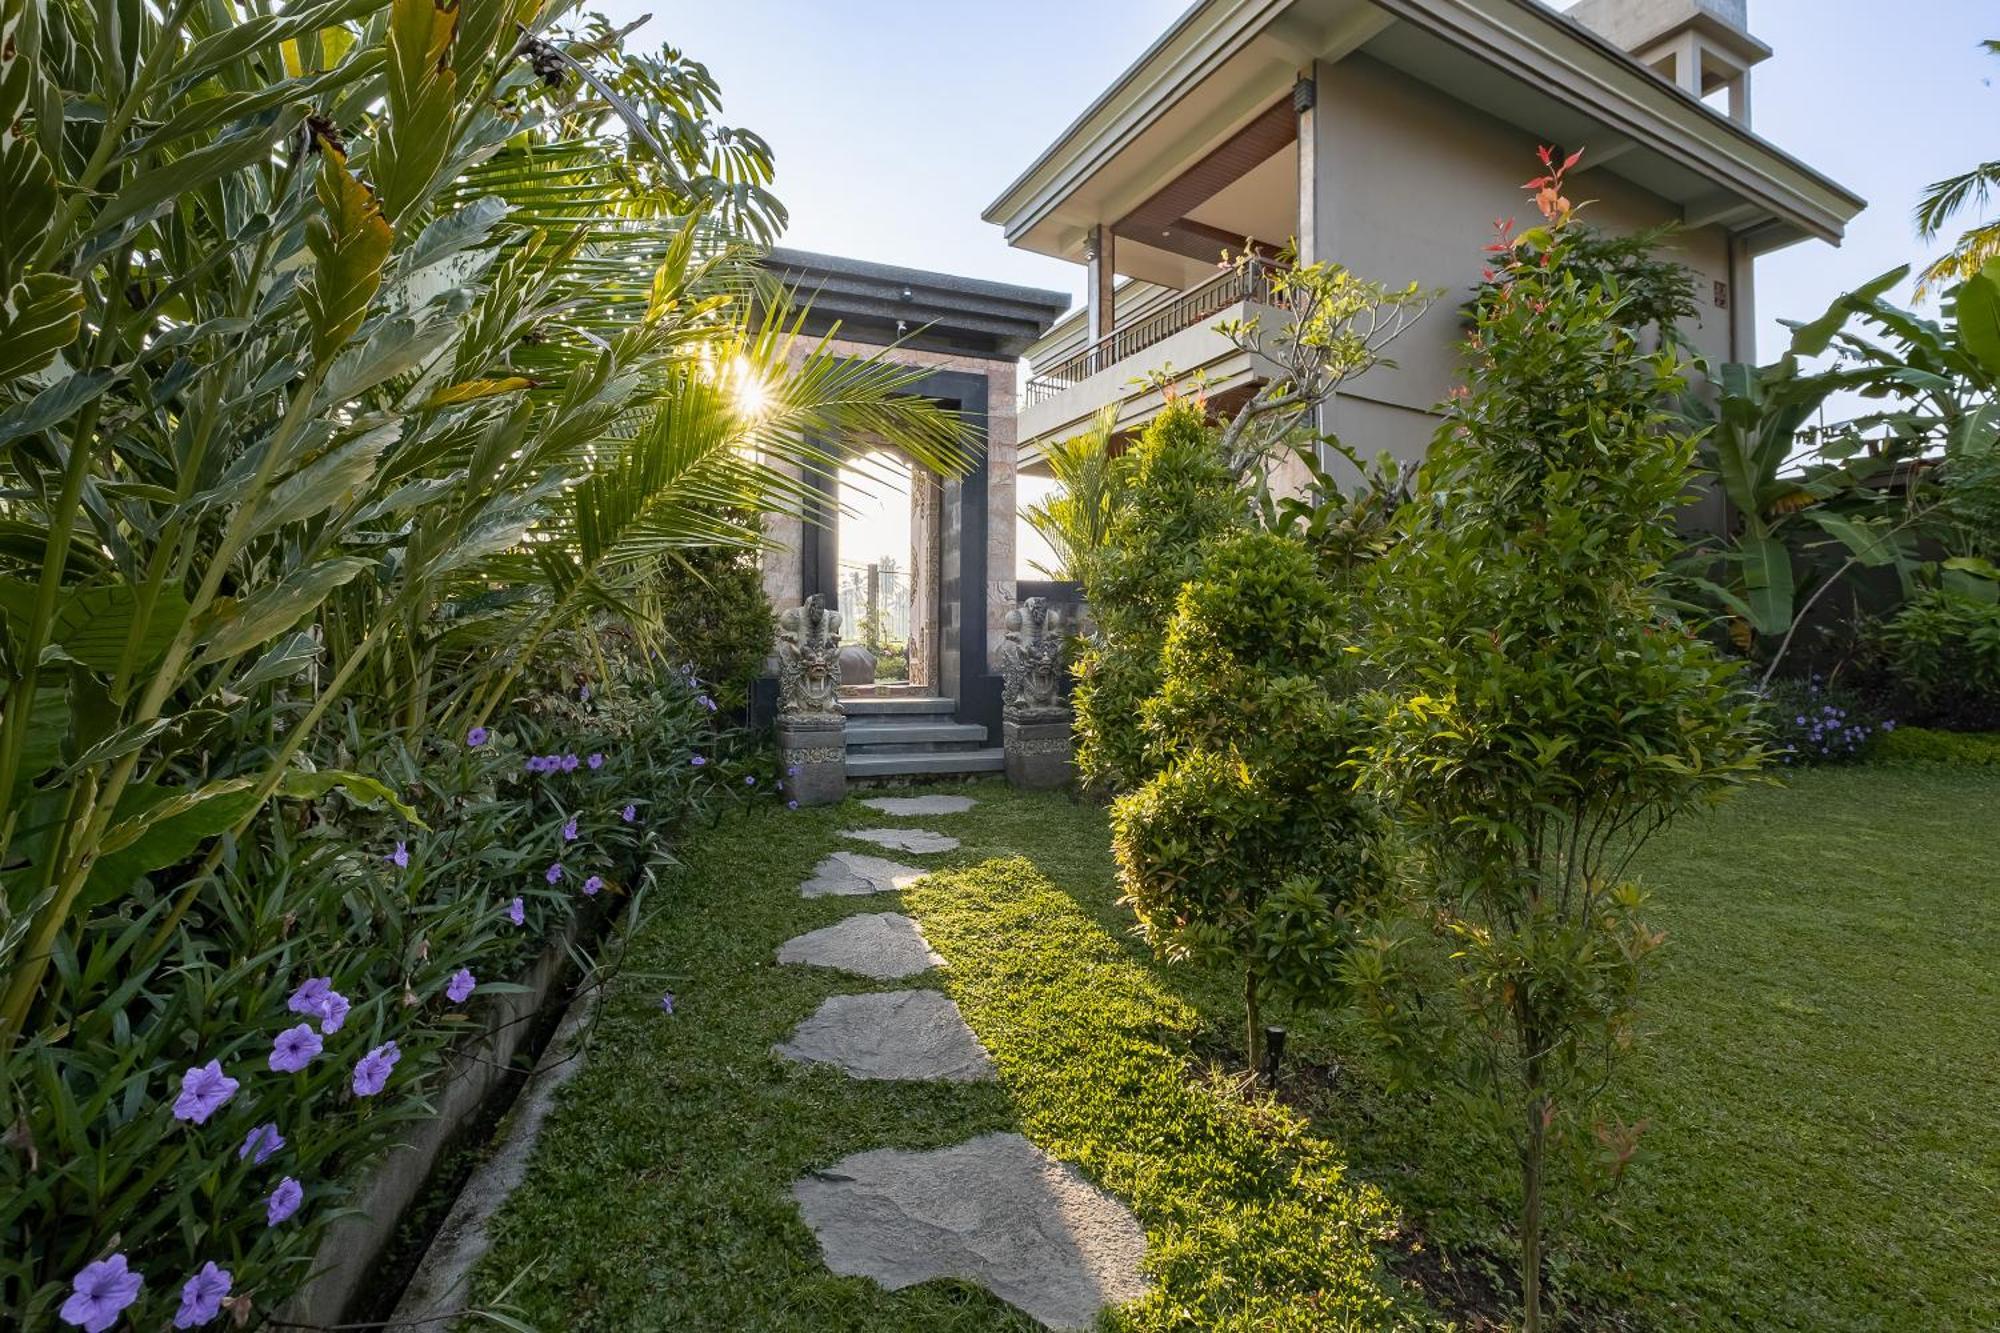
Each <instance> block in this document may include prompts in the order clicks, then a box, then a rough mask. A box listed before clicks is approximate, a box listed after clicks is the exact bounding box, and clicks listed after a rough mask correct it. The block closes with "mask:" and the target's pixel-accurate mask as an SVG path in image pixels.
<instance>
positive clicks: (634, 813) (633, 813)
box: [618, 805, 639, 824]
mask: <svg viewBox="0 0 2000 1333" xmlns="http://www.w3.org/2000/svg"><path fill="white" fill-rule="evenodd" d="M618 817H619V818H620V819H622V820H624V821H625V822H626V823H628V824H630V823H631V822H632V821H633V820H635V819H637V818H638V817H639V807H638V806H636V805H628V806H626V807H625V808H624V809H623V810H620V811H619V812H618Z"/></svg>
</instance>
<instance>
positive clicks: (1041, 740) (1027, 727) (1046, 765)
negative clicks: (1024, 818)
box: [1001, 714, 1076, 791]
mask: <svg viewBox="0 0 2000 1333" xmlns="http://www.w3.org/2000/svg"><path fill="white" fill-rule="evenodd" d="M1001 733H1002V744H1003V745H1005V747H1006V751H1007V784H1008V785H1009V786H1011V787H1016V788H1019V789H1020V790H1022V791H1049V790H1053V789H1055V788H1058V787H1067V786H1069V784H1070V783H1071V782H1073V781H1075V779H1076V740H1075V738H1074V736H1073V734H1072V730H1071V725H1070V719H1069V717H1068V715H1067V714H1065V715H1063V716H1061V717H1055V718H1037V719H1034V720H1032V721H1028V720H1021V721H1017V720H1015V719H1013V718H1008V719H1007V720H1006V721H1004V722H1003V723H1001Z"/></svg>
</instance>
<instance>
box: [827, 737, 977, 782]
mask: <svg viewBox="0 0 2000 1333" xmlns="http://www.w3.org/2000/svg"><path fill="white" fill-rule="evenodd" d="M1006 768H1007V752H1006V751H1005V750H1002V749H1001V748H1000V747H999V746H997V745H994V746H989V747H987V748H986V749H983V750H934V751H932V752H930V753H929V754H850V755H848V756H847V776H848V779H849V780H850V781H852V780H854V779H857V778H859V779H866V778H905V777H926V776H929V775H931V774H940V775H942V774H948V773H1000V772H1004V771H1005V770H1006Z"/></svg>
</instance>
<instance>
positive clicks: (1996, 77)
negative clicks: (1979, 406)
mask: <svg viewBox="0 0 2000 1333" xmlns="http://www.w3.org/2000/svg"><path fill="white" fill-rule="evenodd" d="M599 3H604V0H599ZM591 7H593V8H595V7H597V5H595V4H594V5H592V6H591ZM604 7H605V10H606V12H607V13H609V14H610V15H611V16H612V17H613V18H614V19H615V20H617V21H619V22H629V21H630V20H632V19H634V18H637V17H638V16H639V15H641V14H645V13H651V14H652V15H653V16H654V17H653V19H652V21H651V22H650V23H648V24H647V25H646V26H645V27H643V28H641V29H640V30H639V31H638V32H637V33H636V34H634V37H633V38H632V40H633V41H635V42H646V43H658V42H670V43H672V44H673V45H675V46H678V47H680V48H681V49H682V50H684V51H685V52H687V54H689V55H690V56H692V57H693V58H694V59H697V60H700V61H703V62H704V63H705V64H707V66H708V67H709V70H710V72H711V73H713V74H714V75H715V77H716V79H717V81H718V82H719V83H720V84H721V87H722V95H723V113H722V116H721V119H722V120H723V122H724V123H727V124H732V125H741V126H744V127H746V128H748V129H752V130H755V131H756V132H757V133H759V134H761V135H763V136H764V138H765V139H766V140H768V141H769V142H770V144H771V146H772V149H773V152H774V153H775V155H776V159H777V173H778V175H777V182H776V189H777V193H778V195H779V197H780V198H781V199H782V200H783V201H784V203H785V205H786V206H787V208H789V209H790V211H791V223H790V226H789V228H788V230H787V232H786V234H785V236H784V238H783V240H782V241H781V244H784V245H788V246H792V247H795V248H799V249H805V250H817V251H823V252H827V253H831V254H837V255H846V256H851V257H854V258H858V259H871V260H876V261H880V262H883V263H892V264H905V265H909V266H911V267H914V268H930V269H941V270H944V271H947V272H952V273H958V274H963V275H966V276H969V277H978V278H990V279H994V280H997V281H1002V282H1017V283H1023V284H1027V285H1030V286H1037V287H1049V288H1054V289H1057V290H1061V291H1067V292H1069V293H1070V294H1071V297H1072V299H1074V300H1080V299H1081V297H1082V292H1083V270H1082V268H1081V267H1079V266H1077V265H1072V264H1066V263H1063V262H1061V261H1058V260H1053V259H1048V258H1046V257H1044V256H1041V255H1035V254H1029V253H1027V252H1025V251H1019V250H1013V249H1010V248H1008V246H1007V244H1006V242H1005V241H1004V240H1003V239H1002V238H1001V235H1000V229H999V228H997V227H995V226H993V225H992V224H990V223H987V222H983V221H981V220H980V217H979V214H980V211H981V210H982V209H984V208H985V207H986V206H987V205H988V204H990V203H991V202H992V201H993V200H994V198H995V197H997V196H998V195H999V194H1000V192H1001V191H1002V190H1004V189H1005V188H1006V187H1007V185H1008V184H1010V183H1011V182H1012V181H1013V180H1014V178H1015V177H1016V176H1018V175H1019V174H1020V173H1021V172H1022V171H1023V170H1025V169H1026V168H1027V166H1028V165H1029V164H1030V163H1031V162H1033V161H1034V159H1035V157H1036V155H1037V154H1039V153H1040V152H1041V150H1042V149H1043V148H1045V147H1046V146H1047V145H1048V144H1049V143H1050V142H1052V141H1053V140H1054V139H1055V137H1056V136H1057V135H1058V134H1059V133H1060V132H1061V131H1062V130H1063V129H1064V128H1065V127H1066V126H1067V125H1068V124H1069V123H1070V122H1071V121H1072V120H1073V119H1075V117H1076V116H1077V114H1078V113H1079V112H1081V111H1082V110H1083V109H1084V107H1086V106H1087V105H1088V104H1089V103H1090V101H1091V100H1092V99H1093V98H1095V97H1096V96H1097V94H1098V93H1099V92H1101V91H1102V90H1103V89H1104V88H1105V87H1106V86H1108V85H1109V84H1110V82H1111V81H1112V80H1113V79H1114V78H1116V77H1117V75H1118V74H1119V73H1120V72H1121V71H1123V70H1124V69H1125V67H1126V66H1127V65H1129V64H1130V63H1131V62H1132V61H1133V60H1134V59H1135V58H1136V57H1137V56H1138V55H1139V54H1140V52H1142V51H1143V50H1144V49H1145V48H1146V47H1147V46H1148V45H1149V44H1150V43H1151V42H1152V41H1153V40H1154V38H1156V37H1157V36H1158V35H1159V34H1160V33H1161V32H1163V31H1165V30H1166V28H1167V26H1168V25H1169V24H1170V23H1172V22H1173V20H1174V19H1175V18H1176V17H1177V16H1178V15H1179V14H1180V12H1181V11H1182V10H1183V9H1184V8H1185V0H1006V2H1005V3H996V2H995V0H726V2H723V3H718V2H717V0H659V2H657V3H652V4H647V3H642V2H641V0H609V3H604ZM1750 30H1751V31H1752V32H1753V33H1754V34H1756V35H1757V36H1758V37H1760V38H1762V39H1763V41H1764V42H1765V43H1766V44H1768V45H1769V46H1771V47H1772V48H1773V50H1774V52H1775V54H1774V55H1773V56H1772V58H1771V59H1769V60H1767V61H1765V62H1764V63H1763V64H1762V65H1760V66H1758V67H1757V69H1756V70H1755V72H1754V74H1753V77H1752V109H1753V118H1754V124H1755V128H1756V130H1757V132H1758V133H1759V134H1761V135H1763V136H1764V137H1765V138H1767V139H1769V140H1771V141H1772V142H1773V143H1775V144H1777V145H1778V146H1779V147H1781V148H1783V149H1785V150H1786V151H1787V152H1789V153H1791V154H1792V155H1793V156H1795V157H1798V158H1801V159H1803V160H1804V161H1806V162H1807V163H1809V164H1811V165H1812V166H1814V167H1816V168H1818V169H1819V170H1820V171H1822V172H1825V173H1826V174H1828V175H1830V176H1832V177H1833V178H1834V179H1835V180H1837V181H1839V182H1840V183H1841V184H1843V185H1845V186H1847V187H1848V188H1849V189H1852V190H1854V191H1856V192H1857V193H1859V194H1861V195H1862V196H1863V197H1864V198H1866V199H1867V200H1868V207H1867V209H1866V210H1865V211H1863V213H1862V214H1861V215H1860V216H1859V217H1858V218H1856V219H1855V221H1854V222H1853V224H1852V225H1851V226H1850V227H1849V230H1848V236H1847V239H1846V242H1845V243H1844V244H1843V245H1841V246H1840V247H1839V248H1838V249H1835V248H1833V247H1830V246H1827V245H1825V244H1822V243H1819V242H1816V241H1806V242H1801V243H1799V244H1798V245H1795V246H1792V247H1791V248H1789V249H1787V250H1783V251H1780V252H1778V253H1776V254H1773V255H1769V256H1766V257H1764V258H1762V259H1760V260H1759V261H1758V264H1757V319H1758V346H1759V353H1760V359H1761V360H1765V361H1769V360H1772V359H1775V358H1776V357H1777V356H1778V355H1779V354H1780V353H1782V352H1783V350H1784V346H1785V341H1786V338H1787V337H1788V336H1789V335H1788V334H1787V332H1786V330H1785V329H1784V327H1783V326H1782V325H1781V324H1780V323H1779V322H1778V321H1779V320H1780V319H1796V320H1804V319H1810V318H1812V317H1814V316H1816V315H1818V314H1819V313H1820V312H1821V311H1823V310H1824V309H1825V308H1826V306H1827V304H1828V303H1829V302H1830V301H1832V300H1833V298H1834V297H1836V296H1837V295H1839V294H1840V292H1842V291H1844V290H1847V289H1849V288H1852V287H1854V286H1857V285H1859V284H1860V283H1862V282H1865V281H1867V280H1868V279H1870V278H1872V277H1874V276H1876V275H1877V274H1880V273H1883V272H1885V271H1887V270H1889V269H1891V268H1894V267H1895V266H1896V265H1898V264H1901V263H1906V262H1912V261H1921V259H1922V258H1923V257H1924V255H1925V254H1926V248H1925V247H1923V246H1922V245H1920V244H1919V242H1918V241H1917V239H1916V235H1915V231H1914V229H1913V227H1912V226H1911V223H1910V211H1911V209H1912V208H1913V207H1914V206H1915V204H1916V201H1917V198H1918V196H1919V194H1920V193H1921V192H1922V190H1923V187H1924V186H1925V185H1926V184H1928V183H1929V182H1931V181H1934V180H1936V179H1938V178H1939V177H1941V176H1945V175H1950V174H1952V173H1954V172H1958V171H1962V170H1965V169H1966V168H1968V167H1970V166H1972V165H1973V164H1974V163H1976V162H1978V161H1980V160H1983V159H1990V158H1992V157H1994V156H1995V155H1996V154H2000V57H1995V56H1990V55H1987V54H1985V53H1984V52H1983V51H1982V50H1980V49H1979V48H1978V45H1977V44H1978V42H1979V41H1980V40H1981V39H1982V38H1986V37H2000V6H1996V5H1994V4H1992V3H1991V2H1990V0H1750ZM1480 239H1481V238H1480V237H1477V236H1472V237H1469V241H1468V243H1473V244H1476V243H1478V242H1479V241H1480ZM1934 249H1935V247H1933V250H1934ZM1365 276H1372V277H1376V278H1380V279H1383V280H1385V281H1387V280H1393V279H1394V278H1395V275H1393V274H1372V275H1365ZM1904 295H1905V296H1907V289H1906V290H1905V292H1904ZM893 507H894V506H890V508H893ZM895 540H896V538H895V536H894V534H893V533H890V532H884V534H883V537H882V541H881V542H880V543H879V544H882V545H883V547H884V549H885V550H893V549H896V547H895Z"/></svg>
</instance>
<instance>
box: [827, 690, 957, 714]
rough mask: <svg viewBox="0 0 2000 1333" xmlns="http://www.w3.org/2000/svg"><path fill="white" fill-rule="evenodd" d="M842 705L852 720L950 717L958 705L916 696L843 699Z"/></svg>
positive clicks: (950, 701) (946, 700)
mask: <svg viewBox="0 0 2000 1333" xmlns="http://www.w3.org/2000/svg"><path fill="white" fill-rule="evenodd" d="M840 706H841V707H842V708H844V709H846V710H847V716H848V718H849V719H850V720H852V719H854V718H861V717H916V716H936V715H939V714H942V715H943V716H945V717H950V716H951V715H952V714H953V713H954V712H956V711H957V709H958V705H957V704H956V703H955V702H953V701H952V700H950V699H937V698H926V697H924V696H921V695H919V696H914V697H906V698H887V699H842V700H841V701H840Z"/></svg>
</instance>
